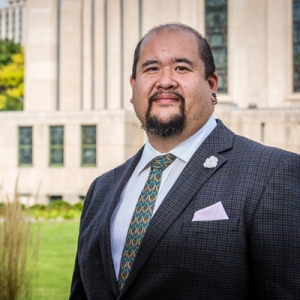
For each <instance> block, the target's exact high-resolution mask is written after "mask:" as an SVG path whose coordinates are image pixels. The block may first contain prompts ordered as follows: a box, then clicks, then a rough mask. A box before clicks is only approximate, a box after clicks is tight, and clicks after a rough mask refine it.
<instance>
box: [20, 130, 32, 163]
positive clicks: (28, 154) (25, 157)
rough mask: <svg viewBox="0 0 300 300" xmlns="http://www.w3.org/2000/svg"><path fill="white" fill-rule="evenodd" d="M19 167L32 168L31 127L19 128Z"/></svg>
mask: <svg viewBox="0 0 300 300" xmlns="http://www.w3.org/2000/svg"><path fill="white" fill-rule="evenodd" d="M19 166H32V127H31V126H27V127H19Z"/></svg>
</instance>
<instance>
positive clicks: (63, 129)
mask: <svg viewBox="0 0 300 300" xmlns="http://www.w3.org/2000/svg"><path fill="white" fill-rule="evenodd" d="M53 128H62V132H63V136H62V140H63V142H62V144H61V145H52V143H51V141H52V139H51V129H53ZM53 149H62V153H63V158H62V163H59V164H58V163H53V162H52V151H51V150H53ZM64 164H65V128H64V126H63V125H51V126H49V166H50V167H64Z"/></svg>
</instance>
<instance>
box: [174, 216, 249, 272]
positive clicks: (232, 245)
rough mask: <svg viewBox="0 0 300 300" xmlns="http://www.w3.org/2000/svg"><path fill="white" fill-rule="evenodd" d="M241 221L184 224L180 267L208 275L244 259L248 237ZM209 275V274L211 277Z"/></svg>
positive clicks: (237, 219) (235, 219)
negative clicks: (212, 270)
mask: <svg viewBox="0 0 300 300" xmlns="http://www.w3.org/2000/svg"><path fill="white" fill-rule="evenodd" d="M242 227H243V226H240V220H239V218H234V219H229V220H218V221H205V222H203V221H199V222H188V223H184V225H183V229H182V234H181V243H180V245H181V250H180V252H181V255H180V259H179V260H178V263H179V267H180V268H183V269H187V270H189V272H192V273H194V272H195V273H199V272H204V273H203V274H205V272H208V273H209V270H210V269H212V268H216V269H218V268H219V270H221V269H222V266H224V265H227V264H230V263H233V261H234V260H240V259H241V260H244V259H245V257H246V240H245V239H246V238H245V234H244V230H243V228H242ZM208 273H206V274H208Z"/></svg>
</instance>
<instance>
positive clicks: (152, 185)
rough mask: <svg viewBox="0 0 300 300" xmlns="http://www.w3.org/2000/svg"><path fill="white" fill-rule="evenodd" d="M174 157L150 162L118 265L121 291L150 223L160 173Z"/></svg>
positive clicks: (161, 157) (163, 156)
mask: <svg viewBox="0 0 300 300" xmlns="http://www.w3.org/2000/svg"><path fill="white" fill-rule="evenodd" d="M175 159H176V156H175V155H173V154H171V153H168V154H166V155H162V156H157V157H155V158H154V159H152V160H151V170H150V173H149V177H148V180H147V182H146V184H145V186H144V188H143V190H142V192H141V194H140V196H139V199H138V202H137V204H136V207H135V210H134V213H133V215H132V219H131V221H130V225H129V229H128V232H127V237H126V242H125V245H124V249H123V254H122V258H121V263H120V272H119V279H118V287H119V290H121V289H122V288H123V286H124V284H125V282H126V279H127V277H128V275H129V272H130V269H131V266H132V263H133V261H134V258H135V255H136V253H137V251H138V248H139V246H140V244H141V241H142V239H143V237H144V235H145V233H146V230H147V227H148V225H149V223H150V220H151V217H152V213H153V209H154V204H155V200H156V197H157V194H158V190H159V186H160V181H161V176H162V172H163V170H164V169H166V168H167V167H168V166H169V165H170V164H171V163H172V162H173V161H174V160H175Z"/></svg>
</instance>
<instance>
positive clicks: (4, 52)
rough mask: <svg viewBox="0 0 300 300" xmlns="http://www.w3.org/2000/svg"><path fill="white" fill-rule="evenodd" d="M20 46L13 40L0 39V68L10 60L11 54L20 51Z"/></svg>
mask: <svg viewBox="0 0 300 300" xmlns="http://www.w3.org/2000/svg"><path fill="white" fill-rule="evenodd" d="M21 52H22V46H21V44H19V43H15V42H14V41H13V40H10V39H8V38H5V39H3V40H0V68H1V67H2V66H5V65H7V64H9V63H11V62H12V55H13V54H17V53H21Z"/></svg>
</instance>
